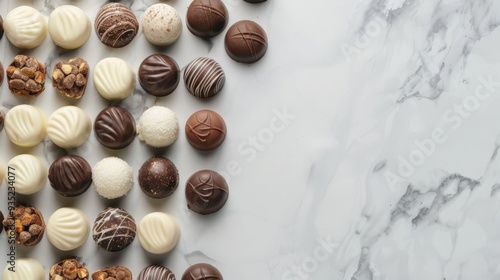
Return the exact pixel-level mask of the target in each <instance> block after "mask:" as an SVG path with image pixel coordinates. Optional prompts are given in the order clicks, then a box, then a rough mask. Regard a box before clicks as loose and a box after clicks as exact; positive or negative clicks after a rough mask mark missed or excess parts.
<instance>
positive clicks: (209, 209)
mask: <svg viewBox="0 0 500 280" xmlns="http://www.w3.org/2000/svg"><path fill="white" fill-rule="evenodd" d="M228 197H229V188H228V186H227V183H226V180H225V179H224V177H222V176H221V175H220V174H219V173H217V172H215V171H212V170H207V169H205V170H200V171H198V172H196V173H194V174H193V175H191V177H189V179H188V181H187V183H186V200H187V206H188V208H189V209H191V210H193V211H194V212H196V213H198V214H201V215H208V214H212V213H215V212H217V211H219V210H220V209H221V208H222V207H223V206H224V204H226V201H227V198H228Z"/></svg>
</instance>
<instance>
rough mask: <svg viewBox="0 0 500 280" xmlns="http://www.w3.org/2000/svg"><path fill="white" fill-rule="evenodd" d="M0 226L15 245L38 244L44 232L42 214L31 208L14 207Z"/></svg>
mask: <svg viewBox="0 0 500 280" xmlns="http://www.w3.org/2000/svg"><path fill="white" fill-rule="evenodd" d="M12 214H14V216H12ZM2 224H3V226H4V228H5V233H7V236H8V238H11V237H13V238H14V240H15V242H16V244H20V245H24V246H34V245H36V244H38V243H39V242H40V240H42V237H43V233H44V232H45V221H44V220H43V216H42V213H41V212H40V210H38V209H37V208H35V207H32V206H24V205H17V206H15V208H14V211H12V212H11V213H9V215H8V216H7V217H6V218H5V219H4V220H3V222H2Z"/></svg>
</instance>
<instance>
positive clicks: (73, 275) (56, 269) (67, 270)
mask: <svg viewBox="0 0 500 280" xmlns="http://www.w3.org/2000/svg"><path fill="white" fill-rule="evenodd" d="M89 274H90V273H89V271H88V270H87V268H85V266H84V265H83V264H82V263H80V262H79V261H78V260H76V259H65V260H62V261H60V262H58V263H56V264H54V265H53V266H52V267H51V268H50V270H49V279H50V280H56V279H57V280H70V279H71V280H88V279H89Z"/></svg>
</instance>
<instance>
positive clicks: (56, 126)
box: [47, 106, 92, 149]
mask: <svg viewBox="0 0 500 280" xmlns="http://www.w3.org/2000/svg"><path fill="white" fill-rule="evenodd" d="M91 130H92V121H91V120H90V117H89V115H88V114H87V113H86V112H85V111H83V110H82V109H80V108H78V107H76V106H65V107H62V108H59V109H57V110H56V111H55V112H54V113H52V115H51V116H50V117H49V120H48V124H47V134H48V135H49V138H50V140H52V142H54V143H55V144H56V145H57V146H59V147H61V148H63V149H72V148H76V147H79V146H81V145H82V144H83V143H84V142H85V141H86V140H87V139H88V138H89V135H90V131H91Z"/></svg>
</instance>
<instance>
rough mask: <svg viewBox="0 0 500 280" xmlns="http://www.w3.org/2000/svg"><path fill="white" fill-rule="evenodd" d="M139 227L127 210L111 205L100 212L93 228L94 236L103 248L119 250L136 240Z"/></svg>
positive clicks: (109, 250)
mask: <svg viewBox="0 0 500 280" xmlns="http://www.w3.org/2000/svg"><path fill="white" fill-rule="evenodd" d="M136 231H137V227H136V224H135V220H134V218H132V215H130V214H129V213H128V212H127V211H125V210H123V209H120V208H113V207H109V208H107V209H105V210H104V211H102V212H101V213H99V215H98V216H97V218H96V219H95V222H94V227H93V229H92V238H93V239H94V241H95V243H96V244H97V245H98V246H99V247H100V248H101V249H103V250H106V251H108V252H117V251H121V250H123V249H125V248H126V247H127V246H128V245H130V244H131V243H132V241H134V238H135V233H136Z"/></svg>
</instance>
